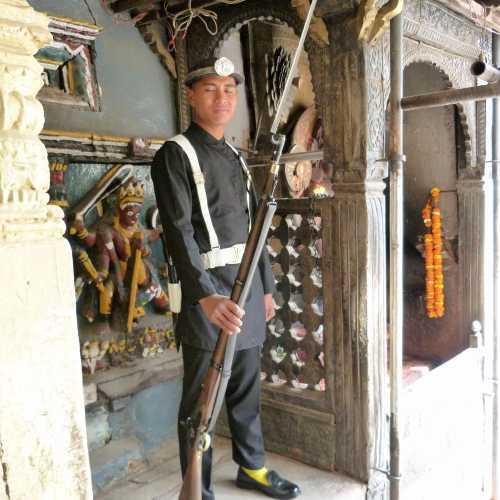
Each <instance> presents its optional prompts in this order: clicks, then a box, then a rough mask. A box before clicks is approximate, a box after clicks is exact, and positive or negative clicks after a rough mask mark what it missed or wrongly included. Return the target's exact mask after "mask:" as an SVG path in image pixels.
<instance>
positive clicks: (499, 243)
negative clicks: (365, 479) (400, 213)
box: [492, 34, 500, 500]
mask: <svg viewBox="0 0 500 500" xmlns="http://www.w3.org/2000/svg"><path fill="white" fill-rule="evenodd" d="M493 63H494V64H495V65H496V66H498V64H500V37H499V35H495V34H494V35H493ZM499 128H500V102H499V100H498V99H493V127H492V160H493V161H492V172H493V248H494V253H493V297H494V298H493V300H494V307H493V360H492V365H493V366H492V379H493V429H492V439H493V443H492V444H493V449H492V452H493V453H492V494H493V495H492V496H493V500H500V484H499V481H500V461H499V456H498V455H499V451H500V431H499V428H498V424H499V419H500V394H499V388H498V382H497V381H498V377H499V376H500V226H499V224H500V175H499V174H500V172H499V169H500V165H499V164H498V161H499V160H500V130H499Z"/></svg>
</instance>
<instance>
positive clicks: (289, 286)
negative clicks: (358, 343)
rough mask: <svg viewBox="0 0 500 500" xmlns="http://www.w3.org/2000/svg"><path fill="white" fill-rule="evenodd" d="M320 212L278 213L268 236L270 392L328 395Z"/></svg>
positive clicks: (266, 376) (266, 365) (265, 366)
mask: <svg viewBox="0 0 500 500" xmlns="http://www.w3.org/2000/svg"><path fill="white" fill-rule="evenodd" d="M322 227H323V221H322V217H321V213H320V212H318V211H314V210H306V211H302V210H300V211H298V210H293V209H291V210H287V209H286V208H280V209H278V212H277V214H276V215H275V216H274V219H273V225H272V228H271V231H270V233H269V237H268V245H267V246H268V250H269V254H270V256H271V263H272V268H273V273H274V277H275V282H276V286H277V291H276V293H275V294H274V300H275V309H276V316H275V318H274V319H273V320H271V321H270V322H269V323H268V327H267V340H266V343H265V344H264V349H263V359H262V370H263V371H262V380H263V383H264V384H265V386H268V387H269V388H278V387H281V388H282V389H285V390H290V391H292V393H294V392H297V391H318V392H324V391H325V354H324V306H323V265H322V260H323V259H322V243H323V242H322Z"/></svg>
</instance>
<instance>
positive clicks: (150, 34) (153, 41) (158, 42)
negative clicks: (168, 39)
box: [139, 21, 177, 78]
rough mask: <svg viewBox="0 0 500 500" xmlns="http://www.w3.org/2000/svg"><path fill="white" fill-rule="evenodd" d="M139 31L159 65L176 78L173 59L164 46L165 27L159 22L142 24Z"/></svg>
mask: <svg viewBox="0 0 500 500" xmlns="http://www.w3.org/2000/svg"><path fill="white" fill-rule="evenodd" d="M139 31H140V33H141V35H142V37H143V38H144V41H145V42H146V43H147V44H148V45H149V47H150V49H151V50H152V51H153V52H154V53H155V54H156V55H157V56H158V57H159V58H160V61H161V63H162V64H163V65H164V66H165V68H167V70H168V72H169V73H170V75H171V76H172V77H173V78H177V71H176V69H175V59H174V57H173V56H172V54H171V53H170V51H169V50H168V47H167V46H166V45H165V42H164V37H163V32H164V31H165V27H164V26H163V25H162V24H161V22H160V21H153V22H152V23H148V24H143V25H141V26H139Z"/></svg>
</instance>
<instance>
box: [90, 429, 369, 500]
mask: <svg viewBox="0 0 500 500" xmlns="http://www.w3.org/2000/svg"><path fill="white" fill-rule="evenodd" d="M176 446H177V445H176V443H175V442H172V443H171V447H170V448H168V449H166V448H165V450H164V452H165V453H166V454H167V459H166V460H165V461H164V462H162V463H158V464H157V465H155V466H154V467H152V468H150V469H148V470H147V471H145V472H142V473H138V474H130V475H129V476H128V477H127V478H126V479H124V480H122V481H120V482H118V483H116V484H115V485H114V486H113V487H112V488H111V489H108V490H107V491H105V492H102V493H98V494H96V495H95V496H94V500H177V498H178V495H179V490H180V487H181V478H180V471H179V463H178V457H177V450H176ZM267 462H268V466H269V467H270V468H275V469H276V470H278V471H279V472H280V473H281V474H282V475H283V476H285V477H287V478H289V479H291V480H294V481H296V482H297V483H298V484H300V486H301V488H302V492H303V494H302V496H301V497H300V498H301V499H303V500H326V499H330V498H335V500H365V498H366V486H365V485H364V484H361V483H358V482H357V481H355V480H353V479H351V478H348V477H346V476H343V475H341V474H337V473H331V472H325V471H321V470H318V469H314V468H313V467H309V466H307V465H304V464H301V463H299V462H296V461H294V460H290V459H288V458H284V457H281V456H279V455H276V454H274V453H269V454H268V456H267ZM236 471H237V465H236V464H235V463H234V462H233V461H232V458H231V442H230V441H229V440H228V439H225V438H220V437H217V438H216V442H215V453H214V489H215V492H216V497H217V500H235V499H236V498H237V499H238V500H240V499H248V500H251V499H255V500H257V499H262V498H263V497H262V494H259V493H256V492H251V491H244V490H240V489H238V488H236V486H235V485H234V478H235V477H236Z"/></svg>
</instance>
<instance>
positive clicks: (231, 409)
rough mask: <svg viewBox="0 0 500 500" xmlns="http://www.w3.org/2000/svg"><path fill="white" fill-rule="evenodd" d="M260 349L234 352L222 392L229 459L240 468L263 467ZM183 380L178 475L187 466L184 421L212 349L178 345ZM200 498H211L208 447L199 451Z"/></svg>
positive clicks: (183, 471)
mask: <svg viewBox="0 0 500 500" xmlns="http://www.w3.org/2000/svg"><path fill="white" fill-rule="evenodd" d="M260 351H261V347H260V346H257V347H253V348H250V349H244V350H241V351H236V352H235V355H234V361H233V369H232V373H231V377H230V379H229V383H228V385H227V392H226V407H227V412H228V421H229V427H230V430H231V436H232V445H233V460H234V461H235V462H236V463H237V464H239V465H240V466H242V467H246V468H248V469H259V468H261V467H263V466H264V443H263V439H262V428H261V422H260ZM182 356H183V360H184V379H183V387H182V400H181V404H180V408H179V422H178V435H179V450H180V460H181V469H182V475H183V476H184V473H185V471H186V468H187V464H188V452H189V432H188V429H187V428H186V426H185V425H184V422H185V420H186V418H188V417H189V416H190V415H192V413H193V411H194V409H195V407H196V402H197V400H198V396H199V394H200V389H201V384H202V381H203V378H204V376H205V374H206V373H207V370H208V367H209V364H210V359H211V357H212V352H210V351H205V350H202V349H198V348H196V347H191V346H188V345H185V344H183V345H182ZM202 474H203V495H202V496H203V500H214V498H215V497H214V494H213V491H212V448H210V449H209V450H207V451H206V452H205V453H204V454H203V466H202Z"/></svg>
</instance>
